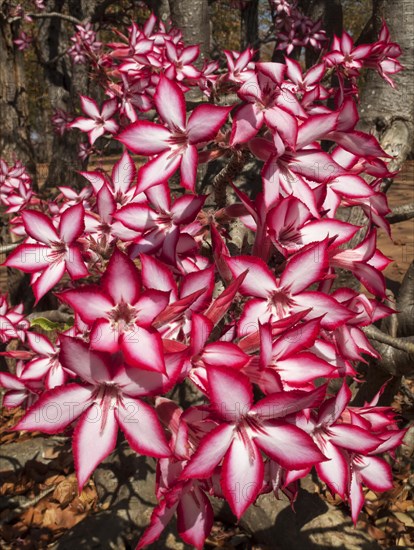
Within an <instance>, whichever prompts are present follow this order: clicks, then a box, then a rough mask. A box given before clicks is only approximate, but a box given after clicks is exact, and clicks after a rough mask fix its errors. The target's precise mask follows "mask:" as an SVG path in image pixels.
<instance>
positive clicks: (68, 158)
mask: <svg viewBox="0 0 414 550" xmlns="http://www.w3.org/2000/svg"><path fill="white" fill-rule="evenodd" d="M98 3H99V2H96V1H88V2H87V1H86V0H69V1H68V2H67V4H68V11H69V14H70V15H72V16H73V17H76V18H77V19H79V20H81V21H83V20H85V19H90V18H92V16H93V13H94V10H95V8H96V5H97V4H98ZM65 4H66V1H65V0H55V2H54V5H53V8H52V7H51V8H50V11H55V12H59V13H60V12H62V11H63V9H64V6H65ZM67 25H68V23H66V22H63V21H62V20H61V19H58V18H50V19H45V20H44V21H43V22H42V23H41V24H40V30H39V40H40V55H42V56H43V63H42V64H43V68H44V75H45V79H46V81H47V85H48V91H49V99H50V105H51V108H52V109H53V110H54V109H63V110H65V111H68V112H69V113H75V112H76V111H77V109H78V107H79V95H80V94H83V95H89V92H88V89H89V82H90V80H89V66H88V65H73V64H72V63H71V61H70V60H69V59H68V57H67V56H63V57H61V56H59V52H60V51H61V50H62V44H66V43H67V42H68V40H69V37H70V36H71V35H72V34H73V33H74V32H75V29H74V27H73V26H72V25H71V26H70V28H67ZM69 25H70V24H69ZM83 139H84V138H83V136H82V134H81V133H80V132H78V131H76V130H73V131H72V130H69V131H67V132H65V133H64V134H63V135H62V136H61V135H58V134H54V136H53V143H52V156H51V158H50V163H49V173H48V177H47V180H46V183H45V185H46V186H47V187H56V186H57V185H69V186H70V187H72V186H75V187H76V186H77V185H78V184H81V181H82V180H83V178H81V177H80V176H79V175H78V174H77V171H78V170H82V169H83V168H85V163H84V162H83V161H82V160H81V159H80V158H79V156H78V153H79V144H80V143H81V141H83Z"/></svg>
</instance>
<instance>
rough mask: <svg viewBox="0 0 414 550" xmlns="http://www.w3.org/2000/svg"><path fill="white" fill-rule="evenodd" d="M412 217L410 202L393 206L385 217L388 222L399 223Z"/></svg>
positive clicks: (412, 208)
mask: <svg viewBox="0 0 414 550" xmlns="http://www.w3.org/2000/svg"><path fill="white" fill-rule="evenodd" d="M412 218H414V203H413V202H412V203H410V204H403V205H401V206H397V207H396V208H394V210H393V211H392V212H390V213H389V214H388V215H387V216H386V219H387V220H388V222H389V223H391V224H393V223H400V222H405V221H407V220H411V219H412Z"/></svg>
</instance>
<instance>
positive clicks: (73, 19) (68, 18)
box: [10, 11, 85, 25]
mask: <svg viewBox="0 0 414 550" xmlns="http://www.w3.org/2000/svg"><path fill="white" fill-rule="evenodd" d="M25 16H26V17H30V18H31V19H50V18H52V17H56V18H58V19H63V20H64V21H69V22H70V23H73V24H74V25H83V24H84V23H85V21H81V20H80V19H78V18H77V17H73V16H72V15H66V14H65V13H59V12H55V11H51V12H48V13H26V14H25ZM19 19H21V17H13V18H12V19H11V20H10V23H13V22H14V21H19Z"/></svg>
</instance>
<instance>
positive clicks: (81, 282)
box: [0, 16, 404, 548]
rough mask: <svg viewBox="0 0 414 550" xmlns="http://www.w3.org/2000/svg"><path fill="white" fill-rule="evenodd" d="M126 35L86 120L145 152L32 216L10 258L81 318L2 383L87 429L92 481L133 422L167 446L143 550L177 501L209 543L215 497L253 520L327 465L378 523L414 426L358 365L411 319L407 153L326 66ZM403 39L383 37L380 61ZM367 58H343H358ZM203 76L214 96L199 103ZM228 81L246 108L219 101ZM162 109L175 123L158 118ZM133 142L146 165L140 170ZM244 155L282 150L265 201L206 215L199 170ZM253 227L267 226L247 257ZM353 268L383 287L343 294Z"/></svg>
mask: <svg viewBox="0 0 414 550" xmlns="http://www.w3.org/2000/svg"><path fill="white" fill-rule="evenodd" d="M379 44H383V45H382V46H381V45H379ZM108 46H109V49H110V51H109V53H105V54H103V55H102V57H101V58H100V59H99V64H100V67H106V70H107V76H108V82H107V88H106V92H107V94H108V96H109V99H108V100H107V101H105V102H104V103H103V105H102V106H101V107H99V106H98V105H97V104H96V102H94V101H93V100H92V99H90V98H87V97H82V98H81V104H82V109H83V111H84V113H85V115H86V116H84V117H78V118H77V119H75V121H74V122H72V123H71V126H72V127H74V128H78V129H80V130H81V131H83V132H86V133H87V134H88V137H89V142H90V144H91V145H93V144H94V143H95V141H96V140H98V139H100V138H101V137H102V136H104V137H105V138H110V137H111V136H114V137H115V139H117V140H119V141H120V142H121V143H122V144H123V145H124V146H125V148H126V150H125V151H124V152H123V154H122V156H121V158H120V159H119V161H118V162H117V163H116V164H115V166H114V167H113V169H112V171H111V173H110V174H109V173H106V172H103V171H88V172H83V173H82V174H83V176H84V178H85V186H84V188H83V189H82V190H80V191H79V192H76V191H75V190H73V189H71V188H69V187H61V188H60V190H59V191H60V194H59V195H58V197H57V198H56V200H55V201H54V202H53V203H50V202H45V201H41V200H40V199H37V203H36V204H32V205H31V207H30V208H27V207H25V208H23V209H21V210H20V211H19V212H18V215H19V220H20V221H19V222H16V223H19V224H20V225H19V231H20V232H21V233H24V236H25V240H24V242H23V243H22V244H21V245H19V246H18V247H17V248H16V249H15V250H14V251H13V252H12V253H11V254H10V255H9V256H8V258H7V260H6V262H5V265H7V266H9V267H13V268H17V269H20V270H21V271H24V272H27V273H30V274H31V285H32V289H33V292H34V295H35V297H36V302H38V301H39V300H40V299H41V298H42V297H43V296H44V295H45V294H46V293H48V292H49V291H51V290H52V289H55V292H56V295H57V297H58V299H59V300H60V301H61V302H62V304H64V305H65V306H66V307H69V308H71V310H72V311H73V317H74V324H73V326H71V327H70V328H66V330H62V331H60V332H59V334H58V338H57V340H55V341H53V342H52V341H50V340H48V339H47V338H46V337H44V336H41V335H39V334H36V333H35V332H34V331H32V329H29V330H25V331H24V332H25V335H26V336H25V340H24V341H23V337H22V335H17V337H18V338H20V340H21V346H20V347H21V349H19V350H17V351H14V352H6V354H9V355H11V356H13V357H15V358H16V359H17V360H18V365H17V369H16V373H15V374H2V375H1V377H0V384H1V385H2V386H4V387H5V388H6V389H7V392H6V398H5V405H6V406H15V405H17V404H19V405H21V404H26V405H27V404H31V405H32V406H31V407H30V408H29V410H28V411H27V413H26V414H25V416H24V417H23V418H22V420H21V421H20V422H19V423H18V425H17V426H16V427H15V429H16V430H35V431H43V432H45V433H58V432H62V431H63V430H65V429H66V428H68V427H69V426H71V425H73V424H74V426H75V427H74V431H73V453H74V458H75V467H76V472H77V477H78V483H79V488H82V487H83V485H84V484H85V482H86V481H87V480H88V478H89V476H90V475H91V474H92V472H93V471H94V469H95V468H96V467H97V465H98V464H99V463H100V462H101V461H102V460H103V459H104V458H105V457H106V456H108V455H109V454H110V453H111V452H112V451H113V450H114V448H115V445H116V440H117V434H118V429H119V428H120V429H121V430H122V432H123V433H124V435H125V437H126V439H127V441H128V442H129V444H130V446H131V447H132V449H134V450H135V451H136V452H138V453H141V454H144V455H149V456H152V457H155V458H157V459H158V462H157V471H158V475H157V480H158V482H157V487H156V494H157V498H158V500H159V503H158V505H157V507H156V508H155V509H154V512H153V514H152V518H151V523H150V526H149V527H148V529H147V530H146V531H145V533H144V535H143V537H142V539H141V541H140V543H139V545H138V548H141V547H143V546H145V545H147V544H150V543H152V542H153V541H155V540H156V539H157V538H158V537H159V536H160V534H161V532H162V530H163V529H164V528H165V526H166V525H167V523H168V521H169V519H170V518H171V517H172V516H173V515H174V513H177V517H178V531H179V533H180V535H181V537H182V538H183V539H184V541H185V542H187V543H189V544H192V545H194V546H196V547H197V548H202V547H203V544H204V541H205V539H206V537H207V536H208V534H209V532H210V530H211V527H212V522H213V512H212V507H211V504H210V501H209V498H208V495H215V496H217V497H220V498H225V499H226V500H227V501H228V503H229V505H230V507H231V509H232V511H233V512H234V514H235V515H236V516H237V517H238V518H240V517H241V515H242V514H243V513H244V512H245V510H246V509H247V508H248V507H249V506H250V505H251V504H252V503H254V501H255V500H256V498H257V497H258V496H259V495H260V494H263V493H269V492H274V494H275V495H276V497H277V496H278V494H279V492H280V491H284V492H286V494H288V495H289V496H290V498H291V499H292V500H294V499H295V498H296V494H297V486H298V480H299V479H300V478H302V477H304V476H306V475H307V474H308V473H309V472H310V471H311V469H312V468H315V469H316V472H317V475H318V476H319V478H320V479H321V480H322V481H324V482H325V483H326V484H327V486H328V487H329V489H330V490H331V491H332V492H333V493H334V494H337V495H339V496H340V497H341V498H343V499H344V500H346V501H348V502H349V504H350V506H351V510H352V517H353V519H354V521H356V520H357V517H358V514H359V512H360V510H361V508H362V506H363V502H364V492H363V488H362V487H363V485H366V486H367V487H369V488H370V489H372V490H375V491H384V490H388V489H391V488H392V478H391V468H390V465H389V463H388V462H387V461H386V460H385V459H384V457H383V455H384V453H389V452H392V451H393V450H394V449H395V448H396V447H397V446H398V445H399V444H400V443H401V440H402V437H403V435H404V431H403V430H400V429H399V428H398V426H397V423H396V419H395V418H394V414H393V413H392V411H391V410H390V409H388V408H378V407H376V406H375V405H376V402H377V399H378V396H377V397H376V398H375V399H374V400H373V401H372V402H371V403H367V404H366V405H365V406H363V407H353V406H351V405H350V400H351V392H350V390H349V389H348V387H347V385H346V377H348V376H351V377H353V376H355V374H356V373H355V368H356V365H357V363H358V362H360V361H363V362H366V357H367V356H368V357H369V356H371V357H378V355H377V352H376V351H375V350H374V349H373V347H372V346H371V344H370V343H369V341H368V339H367V338H366V336H365V333H364V331H363V327H365V326H368V325H370V324H372V323H373V322H375V321H377V320H379V319H381V318H383V317H384V316H386V315H388V314H389V313H390V312H391V310H390V309H389V308H388V307H387V306H386V305H384V303H383V299H384V297H385V282H384V277H383V275H382V273H381V271H382V270H383V269H384V268H385V267H386V266H387V265H388V262H389V260H388V259H387V258H386V257H384V256H383V255H382V254H381V252H380V251H379V250H378V249H377V247H376V228H377V227H383V228H385V229H387V230H389V227H388V224H387V221H386V219H385V214H386V213H387V212H388V208H387V203H386V198H385V195H384V194H383V193H381V191H380V190H379V185H380V182H381V179H382V178H384V177H386V176H388V175H389V172H388V170H387V166H386V164H385V162H384V160H383V159H384V158H386V156H387V155H386V154H385V153H384V152H383V151H382V149H381V147H380V146H379V144H378V142H377V141H376V139H375V138H374V137H373V136H370V135H367V134H364V133H362V132H359V131H357V130H355V126H356V124H357V122H358V112H357V109H356V102H355V98H354V97H353V96H352V95H351V96H347V97H343V100H342V102H337V103H338V105H337V107H336V108H335V110H332V108H329V107H328V106H327V104H326V102H325V100H327V99H328V98H330V97H337V90H336V89H328V88H326V87H324V86H323V85H322V84H321V82H322V80H323V78H324V75H325V74H326V71H327V68H328V67H327V64H326V63H325V62H323V63H321V64H320V65H318V66H316V67H313V68H312V69H310V70H309V71H308V72H307V73H306V74H303V73H302V70H301V67H300V65H299V64H298V63H297V62H295V61H292V60H289V59H287V60H286V63H285V64H280V63H270V62H263V63H254V62H253V61H252V54H253V52H252V50H250V49H248V50H246V51H245V52H242V53H240V54H239V53H235V52H226V58H227V67H228V70H227V71H226V72H225V73H224V74H219V73H218V72H217V64H211V63H206V64H205V65H204V67H203V68H202V69H197V68H196V67H195V66H194V64H193V63H194V61H195V60H196V58H197V57H198V54H199V49H198V47H197V46H188V47H186V46H184V45H183V44H182V39H181V34H180V33H179V32H178V31H176V30H174V29H172V30H170V31H169V32H167V31H166V30H165V28H164V27H163V25H162V24H161V23H159V24H158V26H157V22H156V19H155V18H154V17H153V16H152V17H151V18H150V19H149V21H148V22H147V23H146V25H145V26H144V28H143V29H140V28H139V27H138V26H137V25H132V26H131V27H130V29H129V31H128V35H127V36H124V37H122V36H121V38H120V41H119V42H117V43H111V44H109V45H108ZM386 47H387V46H386V43H385V41H382V42H381V41H380V42H378V43H376V44H375V45H374V46H373V48H376V52H377V55H379V50H381V48H386ZM393 53H398V52H395V51H394V52H393ZM328 55H329V54H328ZM386 55H389V50H387V54H386ZM346 62H347V60H344V61H343V62H341V61H340V60H337V62H336V65H335V66H336V67H337V68H338V71H341V70H343V68H344V63H346ZM382 70H383V71H385V72H387V67H386V66H382ZM191 86H192V87H196V86H197V87H199V88H200V90H201V91H202V92H203V93H205V94H206V95H208V96H209V98H210V102H209V103H200V104H199V105H198V106H196V107H195V108H193V109H192V110H190V112H188V109H187V102H186V97H185V94H186V92H187V91H188V89H189V87H191ZM223 89H225V90H226V91H227V90H231V91H234V92H236V93H237V96H238V98H239V99H238V100H237V102H235V103H234V104H233V105H229V106H225V107H224V106H222V105H216V104H214V99H215V98H216V97H219V95H220V93H221V91H222V90H223ZM150 109H154V111H155V113H156V115H155V116H156V120H155V121H149V120H148V119H146V118H145V115H143V113H145V112H146V111H148V110H150ZM322 141H324V142H330V144H331V149H330V152H326V150H324V149H323V148H322V146H321V142H322ZM130 152H131V153H135V154H139V155H142V156H144V157H146V159H145V162H144V163H143V164H142V165H141V166H140V167H139V168H138V169H137V167H136V165H135V162H134V160H133V158H132V157H131V155H130ZM243 155H244V156H248V155H250V156H251V157H254V158H255V159H256V160H257V162H258V163H259V162H262V165H263V167H262V171H261V181H262V188H261V190H260V192H259V193H258V194H257V195H256V196H255V197H254V198H253V196H250V195H248V194H247V193H246V192H245V191H242V190H241V189H240V188H239V187H238V186H237V185H236V184H235V183H233V182H232V183H231V184H230V186H231V189H232V192H234V197H235V202H234V203H233V204H230V205H228V204H224V205H216V208H214V206H209V207H206V206H205V201H206V199H207V196H206V195H201V194H199V193H198V189H197V186H198V182H197V169H198V166H199V164H200V163H205V162H210V161H214V160H215V159H217V158H218V157H222V159H224V160H225V159H226V158H227V159H230V160H229V163H230V164H231V163H232V162H234V160H235V159H238V162H240V159H241V158H243ZM230 164H229V165H230ZM224 170H225V169H224ZM175 174H177V179H178V181H179V182H180V188H179V189H178V190H174V193H172V191H171V189H170V186H169V180H170V178H171V177H172V176H173V175H175ZM178 174H179V176H178ZM364 176H370V178H366V179H364ZM368 180H369V182H368ZM354 206H359V207H361V209H362V210H363V212H365V214H366V217H367V224H366V234H365V238H364V239H363V241H362V242H361V243H360V244H359V245H357V246H355V247H354V248H352V247H351V244H350V242H351V239H352V238H353V236H354V235H355V234H356V232H357V231H358V230H359V229H360V228H359V227H357V226H355V225H353V224H351V223H348V222H345V221H340V220H338V219H337V218H336V212H337V209H338V207H342V208H348V207H349V208H351V207H354ZM236 222H237V227H238V226H240V225H243V226H244V227H245V228H246V232H248V233H249V235H250V236H251V237H252V246H251V249H249V250H243V253H238V254H237V253H236V254H235V253H234V249H235V242H233V240H232V238H233V228H234V227H235V226H236ZM230 250H232V251H233V254H232V253H231V252H230ZM338 269H345V270H349V271H351V272H352V273H353V274H354V275H355V277H357V278H358V279H359V280H360V281H361V283H362V285H363V286H364V287H365V289H366V290H367V291H369V292H370V293H371V294H372V295H373V297H371V298H368V297H367V295H366V293H359V292H356V291H354V290H351V289H349V288H339V289H336V290H334V289H333V283H334V281H335V278H336V271H337V270H338ZM5 311H6V313H5V315H6V317H8V318H9V320H10V314H9V313H7V308H6V310H5ZM10 323H11V321H10ZM11 324H12V325H13V323H11ZM26 328H27V327H26ZM332 380H334V381H335V383H336V384H335V385H336V387H338V386H339V387H340V390H339V391H338V392H337V393H336V394H335V392H334V391H333V390H332V389H331V385H330V382H331V381H332ZM184 381H186V382H187V383H190V384H194V386H195V387H196V388H197V389H198V390H199V391H200V393H201V395H203V396H204V404H203V405H199V406H191V407H189V408H187V409H185V410H183V409H181V408H180V407H179V406H178V405H177V404H176V403H175V402H174V401H172V400H171V399H169V398H167V397H163V396H164V395H165V394H166V393H167V392H169V391H170V390H171V389H173V388H174V387H175V386H176V385H177V384H182V383H183V382H184ZM91 441H93V445H91V444H90V442H91Z"/></svg>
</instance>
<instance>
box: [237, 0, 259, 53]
mask: <svg viewBox="0 0 414 550" xmlns="http://www.w3.org/2000/svg"><path fill="white" fill-rule="evenodd" d="M240 18H241V25H240V49H241V50H245V49H246V48H247V47H249V46H250V47H254V46H255V44H257V43H258V40H259V1H258V0H249V2H246V4H245V6H244V7H243V8H242V9H241V12H240ZM259 53H260V50H257V52H256V54H255V59H258V58H259Z"/></svg>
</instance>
